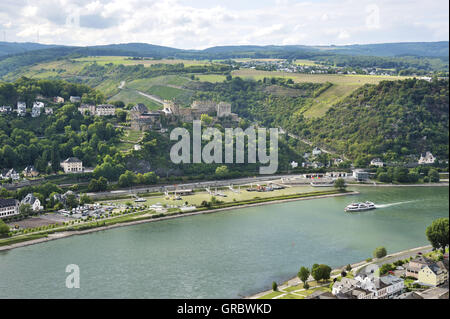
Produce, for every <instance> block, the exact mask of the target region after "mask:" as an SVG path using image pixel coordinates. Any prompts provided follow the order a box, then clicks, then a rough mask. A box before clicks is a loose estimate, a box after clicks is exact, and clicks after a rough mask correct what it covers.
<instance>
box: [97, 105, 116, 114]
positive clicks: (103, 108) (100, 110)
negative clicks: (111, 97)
mask: <svg viewBox="0 0 450 319" xmlns="http://www.w3.org/2000/svg"><path fill="white" fill-rule="evenodd" d="M91 114H92V113H91ZM95 115H97V116H114V115H116V107H115V106H114V105H112V104H100V105H97V108H96V110H95Z"/></svg>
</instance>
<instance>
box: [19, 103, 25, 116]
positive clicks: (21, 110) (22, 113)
mask: <svg viewBox="0 0 450 319" xmlns="http://www.w3.org/2000/svg"><path fill="white" fill-rule="evenodd" d="M26 113H27V104H26V103H25V102H17V115H18V116H25V114H26Z"/></svg>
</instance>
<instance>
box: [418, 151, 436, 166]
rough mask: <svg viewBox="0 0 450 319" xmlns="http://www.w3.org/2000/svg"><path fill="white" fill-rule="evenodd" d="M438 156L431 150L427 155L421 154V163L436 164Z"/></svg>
mask: <svg viewBox="0 0 450 319" xmlns="http://www.w3.org/2000/svg"><path fill="white" fill-rule="evenodd" d="M435 161H436V158H435V157H434V156H433V154H431V152H427V153H426V154H425V156H423V155H422V154H421V155H420V159H419V164H434V162H435Z"/></svg>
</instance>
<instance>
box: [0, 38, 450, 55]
mask: <svg viewBox="0 0 450 319" xmlns="http://www.w3.org/2000/svg"><path fill="white" fill-rule="evenodd" d="M55 47H60V48H61V47H70V48H72V50H73V53H75V54H84V55H86V54H87V55H89V54H90V55H126V56H133V55H136V56H156V57H167V56H170V55H177V54H184V55H186V56H187V57H188V56H189V55H192V54H196V55H201V54H202V53H203V54H206V55H207V54H228V55H233V56H234V55H236V54H245V53H247V54H248V53H249V52H253V53H260V54H263V53H264V54H270V53H273V54H280V53H287V52H289V53H298V52H306V53H307V52H310V53H315V54H317V53H318V52H322V53H323V54H345V55H367V56H377V57H395V56H418V57H448V56H449V42H448V41H438V42H398V43H379V44H351V45H338V46H335V45H323V46H320V45H318V46H307V45H264V46H262V45H230V46H215V47H211V48H207V49H204V50H184V49H176V48H171V47H166V46H160V45H154V44H148V43H120V44H107V45H94V46H85V47H82V46H64V45H53V44H50V45H48V44H40V43H33V42H23V43H21V42H0V57H1V56H5V55H11V54H20V53H25V52H28V51H34V50H43V49H51V48H55Z"/></svg>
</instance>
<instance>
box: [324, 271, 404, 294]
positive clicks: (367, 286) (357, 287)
mask: <svg viewBox="0 0 450 319" xmlns="http://www.w3.org/2000/svg"><path fill="white" fill-rule="evenodd" d="M404 288H405V285H404V281H403V279H401V278H398V277H396V276H392V275H386V276H382V277H375V276H373V275H358V276H356V277H355V278H354V279H351V278H342V280H341V281H340V282H338V281H336V282H335V283H334V284H333V287H332V293H333V294H334V295H337V296H340V295H347V296H348V297H349V298H350V299H351V298H354V299H387V298H393V297H394V296H397V295H399V294H401V293H402V291H403V289H404Z"/></svg>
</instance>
